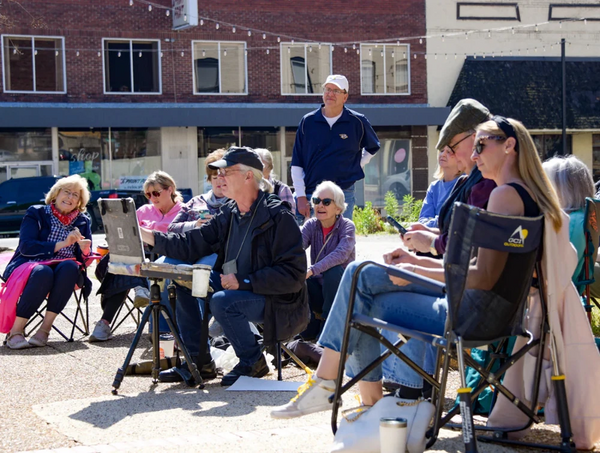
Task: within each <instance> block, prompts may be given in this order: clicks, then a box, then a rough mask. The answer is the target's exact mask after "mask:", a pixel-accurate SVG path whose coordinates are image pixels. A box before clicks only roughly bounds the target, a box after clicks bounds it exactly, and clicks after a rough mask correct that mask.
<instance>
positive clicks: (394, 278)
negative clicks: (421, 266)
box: [389, 263, 415, 286]
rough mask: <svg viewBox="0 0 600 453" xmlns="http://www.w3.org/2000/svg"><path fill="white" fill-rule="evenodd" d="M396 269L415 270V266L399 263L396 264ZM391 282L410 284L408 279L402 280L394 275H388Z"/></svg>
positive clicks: (402, 284) (400, 284)
mask: <svg viewBox="0 0 600 453" xmlns="http://www.w3.org/2000/svg"><path fill="white" fill-rule="evenodd" d="M396 267H397V268H398V269H402V270H403V271H408V272H414V271H415V266H414V265H412V264H407V263H400V264H398V265H397V266H396ZM389 277H390V280H391V282H392V283H393V284H394V285H396V286H406V285H410V282H409V281H408V280H404V279H403V278H400V277H395V276H393V275H389Z"/></svg>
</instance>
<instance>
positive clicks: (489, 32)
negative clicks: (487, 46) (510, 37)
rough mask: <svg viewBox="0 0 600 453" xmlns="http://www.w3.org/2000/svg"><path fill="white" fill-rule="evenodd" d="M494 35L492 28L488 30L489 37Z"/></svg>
mask: <svg viewBox="0 0 600 453" xmlns="http://www.w3.org/2000/svg"><path fill="white" fill-rule="evenodd" d="M491 37H492V30H488V38H491Z"/></svg>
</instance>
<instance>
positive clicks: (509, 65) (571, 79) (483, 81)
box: [448, 56, 600, 129]
mask: <svg viewBox="0 0 600 453" xmlns="http://www.w3.org/2000/svg"><path fill="white" fill-rule="evenodd" d="M561 74H562V69H561V62H560V58H491V57H489V56H488V57H487V58H486V59H483V58H481V57H479V58H477V59H473V58H469V59H467V60H466V61H465V63H464V66H463V68H462V70H461V72H460V75H459V76H458V80H457V82H456V85H455V86H454V90H453V92H452V95H451V96H450V100H449V101H448V105H450V106H454V105H455V104H456V103H457V102H458V101H459V100H461V99H463V98H473V99H477V100H478V101H479V102H481V103H482V104H483V105H485V106H486V107H487V108H489V109H490V111H491V112H492V113H494V114H499V115H503V116H506V117H510V118H515V119H517V120H519V121H521V122H523V124H524V125H525V126H526V127H527V128H528V129H561V128H562V78H561ZM566 80H567V128H568V129H600V60H599V59H582V58H573V59H567V63H566Z"/></svg>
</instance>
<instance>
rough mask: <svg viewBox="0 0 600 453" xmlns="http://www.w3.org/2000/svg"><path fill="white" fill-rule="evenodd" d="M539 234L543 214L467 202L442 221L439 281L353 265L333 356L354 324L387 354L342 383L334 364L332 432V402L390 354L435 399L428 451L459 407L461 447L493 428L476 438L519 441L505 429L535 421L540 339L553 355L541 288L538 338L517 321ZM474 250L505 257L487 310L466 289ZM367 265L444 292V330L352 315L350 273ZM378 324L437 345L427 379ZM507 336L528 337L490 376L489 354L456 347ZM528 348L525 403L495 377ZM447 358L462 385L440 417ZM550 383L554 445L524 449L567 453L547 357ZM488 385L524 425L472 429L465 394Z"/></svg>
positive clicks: (566, 430)
mask: <svg viewBox="0 0 600 453" xmlns="http://www.w3.org/2000/svg"><path fill="white" fill-rule="evenodd" d="M542 237H543V217H538V218H524V217H510V216H501V215H497V214H492V213H488V212H485V211H482V210H480V209H478V208H474V207H470V206H468V205H464V204H460V203H456V204H455V208H454V213H453V217H452V222H451V225H450V235H449V238H450V240H449V243H448V249H447V251H446V256H445V261H444V270H445V277H446V284H445V285H444V284H442V283H440V282H438V281H435V280H431V279H428V278H425V277H423V276H420V275H416V274H413V273H411V272H407V271H403V270H400V269H398V268H397V267H394V266H384V265H381V264H378V263H372V262H366V263H363V264H362V265H361V266H358V267H357V268H356V271H355V274H354V276H353V280H352V287H351V291H350V300H349V309H348V315H347V322H346V329H345V332H344V337H343V342H342V348H341V352H340V354H341V357H346V355H347V352H348V342H349V336H350V331H351V329H357V330H359V331H360V332H363V333H365V334H367V335H370V336H372V337H374V338H376V339H377V340H379V342H380V343H381V344H382V345H383V346H385V347H386V348H387V351H385V352H384V353H382V354H381V355H380V357H379V358H377V359H376V360H374V361H373V362H372V363H371V364H369V365H368V366H367V367H366V368H365V369H364V370H362V371H361V372H360V373H358V374H357V375H356V377H354V378H353V379H351V380H350V381H349V382H348V383H347V384H346V385H343V386H342V379H343V374H344V366H345V365H344V361H343V360H342V361H340V367H339V372H338V376H337V386H336V391H335V394H334V395H332V396H331V397H330V401H331V402H332V403H333V412H332V420H331V422H332V428H333V431H334V432H335V431H336V430H337V413H338V409H339V405H340V396H341V395H342V394H343V393H345V392H346V391H347V390H348V389H349V388H350V387H351V386H353V385H354V384H356V383H357V382H358V381H360V380H361V379H362V378H363V377H364V376H366V375H367V373H369V372H370V371H371V370H373V369H374V368H375V367H376V366H378V365H379V364H381V363H382V362H383V360H385V359H386V358H387V357H389V356H390V355H391V354H392V353H393V354H395V355H396V356H398V357H399V358H400V359H402V360H403V361H404V362H406V363H407V365H408V366H409V367H410V368H411V369H412V370H414V371H415V372H416V373H418V374H419V375H420V376H421V377H423V379H424V380H426V381H428V382H429V383H430V384H431V385H432V387H433V396H432V401H433V402H434V403H435V404H436V414H435V417H434V421H433V426H432V427H431V428H430V430H429V431H428V433H427V437H428V443H427V447H428V448H429V447H431V446H432V445H433V444H434V443H435V441H436V439H437V436H438V433H439V430H440V429H441V428H442V427H443V426H445V425H447V424H448V423H449V421H450V419H451V418H452V417H453V416H454V415H456V414H458V413H459V412H460V413H461V416H462V429H463V439H464V442H465V450H466V451H468V452H474V451H477V440H476V438H475V430H476V429H483V430H485V431H494V436H493V437H488V438H483V437H480V439H482V440H483V439H485V440H486V441H495V442H505V443H514V444H519V443H518V442H516V441H512V440H508V439H507V434H508V433H509V432H512V431H521V430H523V429H526V428H527V427H529V426H531V424H532V423H534V422H535V423H539V422H540V419H539V417H538V414H537V405H538V402H537V399H538V390H539V383H540V378H541V372H542V359H543V355H544V352H545V347H546V342H547V340H548V338H549V339H550V345H551V348H550V349H551V351H552V353H553V354H554V355H555V353H554V347H553V341H552V340H553V336H552V333H551V332H550V327H549V324H548V319H547V307H546V301H545V298H544V294H543V288H540V299H541V311H542V316H541V321H540V325H539V332H540V335H539V337H538V338H533V335H532V334H530V333H529V332H527V331H526V330H525V329H524V328H523V326H522V324H523V320H524V319H525V314H526V311H527V307H528V299H529V297H528V296H529V292H530V288H531V286H532V278H533V275H534V270H535V272H536V273H537V277H538V278H539V279H540V281H543V276H542V268H541V265H540V264H541V263H540V261H539V259H538V258H539V256H541V254H539V253H538V251H539V250H538V249H539V248H540V247H541V244H542ZM479 247H482V248H486V249H492V250H496V251H499V252H505V253H506V254H507V255H506V256H507V260H506V262H505V264H504V268H503V269H502V273H501V276H500V279H499V281H498V283H497V284H496V285H495V286H494V288H493V289H492V290H491V291H485V292H484V293H486V296H490V295H491V296H493V300H492V303H491V304H490V305H489V307H494V310H493V311H492V310H489V307H486V308H484V309H479V310H477V306H478V304H477V302H476V301H477V300H478V299H477V296H478V295H481V294H482V292H481V290H473V289H467V288H466V281H467V273H468V270H469V266H470V262H471V259H472V257H473V256H475V255H474V254H475V251H476V250H477V249H478V248H479ZM499 259H500V258H499ZM368 264H374V265H377V266H380V267H382V268H385V269H386V271H387V273H388V274H390V275H395V276H398V277H402V278H404V279H405V280H409V281H411V282H413V283H417V284H419V285H422V286H425V287H427V288H429V289H430V290H433V291H435V292H437V293H438V294H439V296H440V297H441V296H443V295H444V294H446V299H447V302H448V310H447V312H448V314H447V319H446V328H445V330H444V331H445V332H446V333H445V335H444V336H439V335H433V334H430V333H428V332H419V331H415V330H411V329H407V328H404V327H402V326H398V325H392V324H390V323H388V322H386V321H385V320H380V319H376V318H371V317H369V316H366V315H365V314H360V313H354V300H355V293H356V287H357V281H358V280H357V277H358V275H359V273H360V272H361V269H362V268H364V267H365V266H366V265H368ZM507 280H508V281H509V282H510V284H508V285H506V284H502V285H500V282H504V283H506V281H507ZM490 293H491V294H490ZM398 299H399V300H398V303H401V302H402V292H399V293H398ZM502 299H504V301H502ZM503 302H504V304H506V302H508V304H506V305H502V303H503ZM498 304H500V305H498ZM497 307H505V309H504V310H502V311H498V310H497V309H496V308H497ZM534 327H535V326H534ZM380 329H388V330H390V331H393V332H395V333H397V334H400V336H404V337H408V338H411V339H412V340H420V341H424V342H426V343H428V344H429V345H431V346H433V347H436V348H438V366H437V367H436V373H435V376H434V377H433V378H432V377H431V376H429V375H428V374H427V373H426V372H425V371H424V370H423V369H422V368H421V367H420V366H419V365H418V364H416V363H415V362H413V361H411V360H410V359H409V358H408V357H406V355H404V354H403V353H402V352H401V351H400V350H399V349H398V347H399V346H400V345H401V343H402V342H403V340H402V339H401V340H399V341H398V342H396V344H391V343H390V342H389V341H388V340H387V339H386V338H385V337H383V336H382V335H381V334H380ZM535 330H537V329H535ZM512 335H522V336H525V337H528V341H527V343H526V344H525V345H524V346H523V347H522V348H520V349H519V350H518V351H513V353H512V355H511V356H510V357H508V358H507V359H506V360H505V361H504V363H503V364H502V365H501V366H500V367H499V369H498V370H497V371H496V372H494V373H492V372H490V369H491V367H492V366H493V364H494V362H495V360H496V359H493V360H492V361H491V363H490V365H489V366H488V367H486V369H484V368H482V367H481V366H479V365H478V364H477V363H476V362H475V361H474V360H473V359H472V358H471V357H470V356H469V355H468V354H466V353H465V352H464V349H465V348H472V347H478V346H483V345H489V344H491V343H493V342H499V345H498V348H501V347H502V345H503V344H504V342H505V341H506V340H507V338H508V337H510V336H512ZM536 347H538V348H537V350H535V349H534V348H536ZM532 350H533V351H532ZM530 351H531V354H534V356H537V362H536V365H535V376H534V382H533V387H532V389H531V390H532V393H531V395H532V398H531V401H532V402H531V403H530V404H529V405H527V404H525V402H523V401H521V400H519V399H518V398H516V397H515V395H513V393H511V391H510V390H508V389H507V388H506V387H504V386H503V385H502V384H501V383H500V382H499V381H498V377H499V376H501V375H503V374H504V373H505V372H506V370H507V369H509V368H510V367H511V366H512V365H513V364H514V363H515V362H517V361H518V360H519V359H520V358H522V357H523V356H524V355H525V354H526V353H527V352H530ZM442 355H443V366H442V370H441V376H440V367H439V359H441V356H442ZM451 358H455V359H456V360H457V361H458V365H459V373H460V378H461V383H462V388H461V389H459V391H458V393H459V398H460V404H459V405H456V406H455V407H454V408H453V409H452V410H450V411H449V412H448V413H447V414H446V415H443V413H442V410H443V406H444V396H445V391H446V382H447V378H448V372H449V364H450V359H451ZM554 359H555V357H554ZM465 363H466V364H467V365H469V366H471V367H472V368H474V369H475V370H477V372H478V373H479V374H480V375H481V376H482V378H483V381H484V382H482V383H481V384H480V385H479V386H477V387H476V388H474V389H471V388H466V385H465ZM552 382H553V385H554V386H555V392H556V395H557V398H558V409H559V411H558V412H559V413H558V415H559V420H560V428H561V444H560V446H558V447H556V446H547V445H543V446H542V445H533V444H524V445H527V446H532V447H534V446H537V447H541V448H545V449H557V450H560V451H563V452H574V451H575V446H574V444H573V442H572V439H571V428H570V421H569V414H568V407H567V402H566V393H565V386H564V384H565V382H564V376H563V375H562V374H561V373H560V370H558V362H557V360H554V369H553V379H552ZM488 385H492V386H494V388H495V390H496V391H497V392H499V393H501V394H502V395H504V396H505V397H506V398H507V399H508V400H509V401H511V402H512V403H513V404H514V405H515V406H516V407H517V408H518V409H519V410H520V411H521V412H523V413H524V414H525V415H526V416H527V418H528V422H527V425H526V426H523V427H519V428H506V429H502V428H495V427H494V428H492V427H479V426H478V427H475V426H474V423H473V417H472V413H471V401H472V399H474V398H477V396H478V395H479V394H480V393H481V392H482V391H483V389H484V388H485V387H487V386H488Z"/></svg>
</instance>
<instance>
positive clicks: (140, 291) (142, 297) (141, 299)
mask: <svg viewBox="0 0 600 453" xmlns="http://www.w3.org/2000/svg"><path fill="white" fill-rule="evenodd" d="M133 290H134V291H135V297H134V298H133V305H135V306H136V307H137V308H143V307H147V306H148V304H149V303H150V290H149V289H148V288H146V287H144V286H136V287H135V288H134V289H133Z"/></svg>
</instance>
